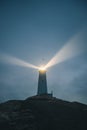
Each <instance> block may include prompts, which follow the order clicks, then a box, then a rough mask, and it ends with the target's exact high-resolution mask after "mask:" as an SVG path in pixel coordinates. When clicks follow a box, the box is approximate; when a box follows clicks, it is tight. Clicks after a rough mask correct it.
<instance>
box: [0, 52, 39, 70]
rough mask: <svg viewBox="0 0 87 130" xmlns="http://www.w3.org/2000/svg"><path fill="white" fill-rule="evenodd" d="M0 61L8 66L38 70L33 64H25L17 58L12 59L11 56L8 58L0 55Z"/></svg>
mask: <svg viewBox="0 0 87 130" xmlns="http://www.w3.org/2000/svg"><path fill="white" fill-rule="evenodd" d="M0 61H2V62H4V63H10V64H13V65H17V66H22V67H28V68H34V69H38V67H37V66H35V65H33V64H30V63H27V62H25V61H23V60H21V59H18V58H16V57H13V56H9V55H7V54H1V55H0Z"/></svg>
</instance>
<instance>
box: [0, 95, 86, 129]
mask: <svg viewBox="0 0 87 130" xmlns="http://www.w3.org/2000/svg"><path fill="white" fill-rule="evenodd" d="M0 130H87V105H84V104H81V103H78V102H67V101H63V100H60V99H57V98H53V97H48V96H45V95H43V96H34V97H30V98H28V99H26V100H24V101H21V100H11V101H7V102H5V103H1V104H0Z"/></svg>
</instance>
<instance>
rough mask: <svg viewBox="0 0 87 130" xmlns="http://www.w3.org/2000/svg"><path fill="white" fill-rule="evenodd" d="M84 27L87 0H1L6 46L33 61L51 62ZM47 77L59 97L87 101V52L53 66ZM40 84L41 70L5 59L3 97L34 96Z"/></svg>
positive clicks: (2, 45) (0, 27)
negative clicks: (39, 72) (8, 61)
mask: <svg viewBox="0 0 87 130" xmlns="http://www.w3.org/2000/svg"><path fill="white" fill-rule="evenodd" d="M83 28H87V1H86V0H0V52H1V53H6V54H9V55H12V56H15V57H17V58H19V59H22V60H25V61H27V62H29V63H32V64H35V65H40V64H43V63H44V64H45V63H47V62H48V61H49V60H50V59H51V58H52V57H53V56H54V55H55V54H56V53H57V52H58V51H59V50H60V49H61V47H62V46H63V45H64V44H65V43H67V41H68V40H70V38H72V37H73V36H74V35H75V34H77V33H78V32H80V31H81V30H82V29H83ZM85 36H87V30H86V31H85ZM84 46H85V47H87V39H86V40H84ZM73 53H74V52H73ZM47 81H48V91H49V93H50V92H51V90H52V91H53V95H54V96H55V97H57V98H61V99H64V100H68V101H79V102H82V103H86V104H87V52H85V53H84V54H81V55H79V56H78V57H75V58H73V59H70V60H68V61H65V62H62V63H60V64H58V65H56V66H53V67H52V68H50V69H49V70H48V71H47ZM37 84H38V71H37V70H34V69H32V68H23V67H19V66H13V65H10V64H4V63H1V62H0V102H2V101H6V100H9V99H25V98H27V97H29V96H33V95H35V94H36V93H37Z"/></svg>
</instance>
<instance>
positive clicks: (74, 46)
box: [45, 33, 87, 69]
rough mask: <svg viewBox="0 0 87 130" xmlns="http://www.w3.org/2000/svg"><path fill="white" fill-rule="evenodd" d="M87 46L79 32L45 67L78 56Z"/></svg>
mask: <svg viewBox="0 0 87 130" xmlns="http://www.w3.org/2000/svg"><path fill="white" fill-rule="evenodd" d="M85 49H87V48H85V46H84V44H83V36H82V33H78V34H77V35H75V36H74V37H73V38H72V39H70V40H69V41H68V42H67V43H66V44H65V45H64V46H63V47H62V48H61V50H60V51H59V52H57V53H56V55H54V57H53V58H52V59H51V60H50V61H49V62H48V63H47V64H46V66H45V69H47V68H49V67H52V66H54V65H56V64H59V63H61V62H63V61H65V60H68V59H70V58H73V57H75V56H78V55H79V54H80V53H82V52H84V50H85Z"/></svg>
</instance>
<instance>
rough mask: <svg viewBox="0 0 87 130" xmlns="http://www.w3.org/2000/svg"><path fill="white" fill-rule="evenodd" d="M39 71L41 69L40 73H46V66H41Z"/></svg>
mask: <svg viewBox="0 0 87 130" xmlns="http://www.w3.org/2000/svg"><path fill="white" fill-rule="evenodd" d="M38 69H39V71H42V72H44V71H46V68H45V66H40V67H38Z"/></svg>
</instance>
